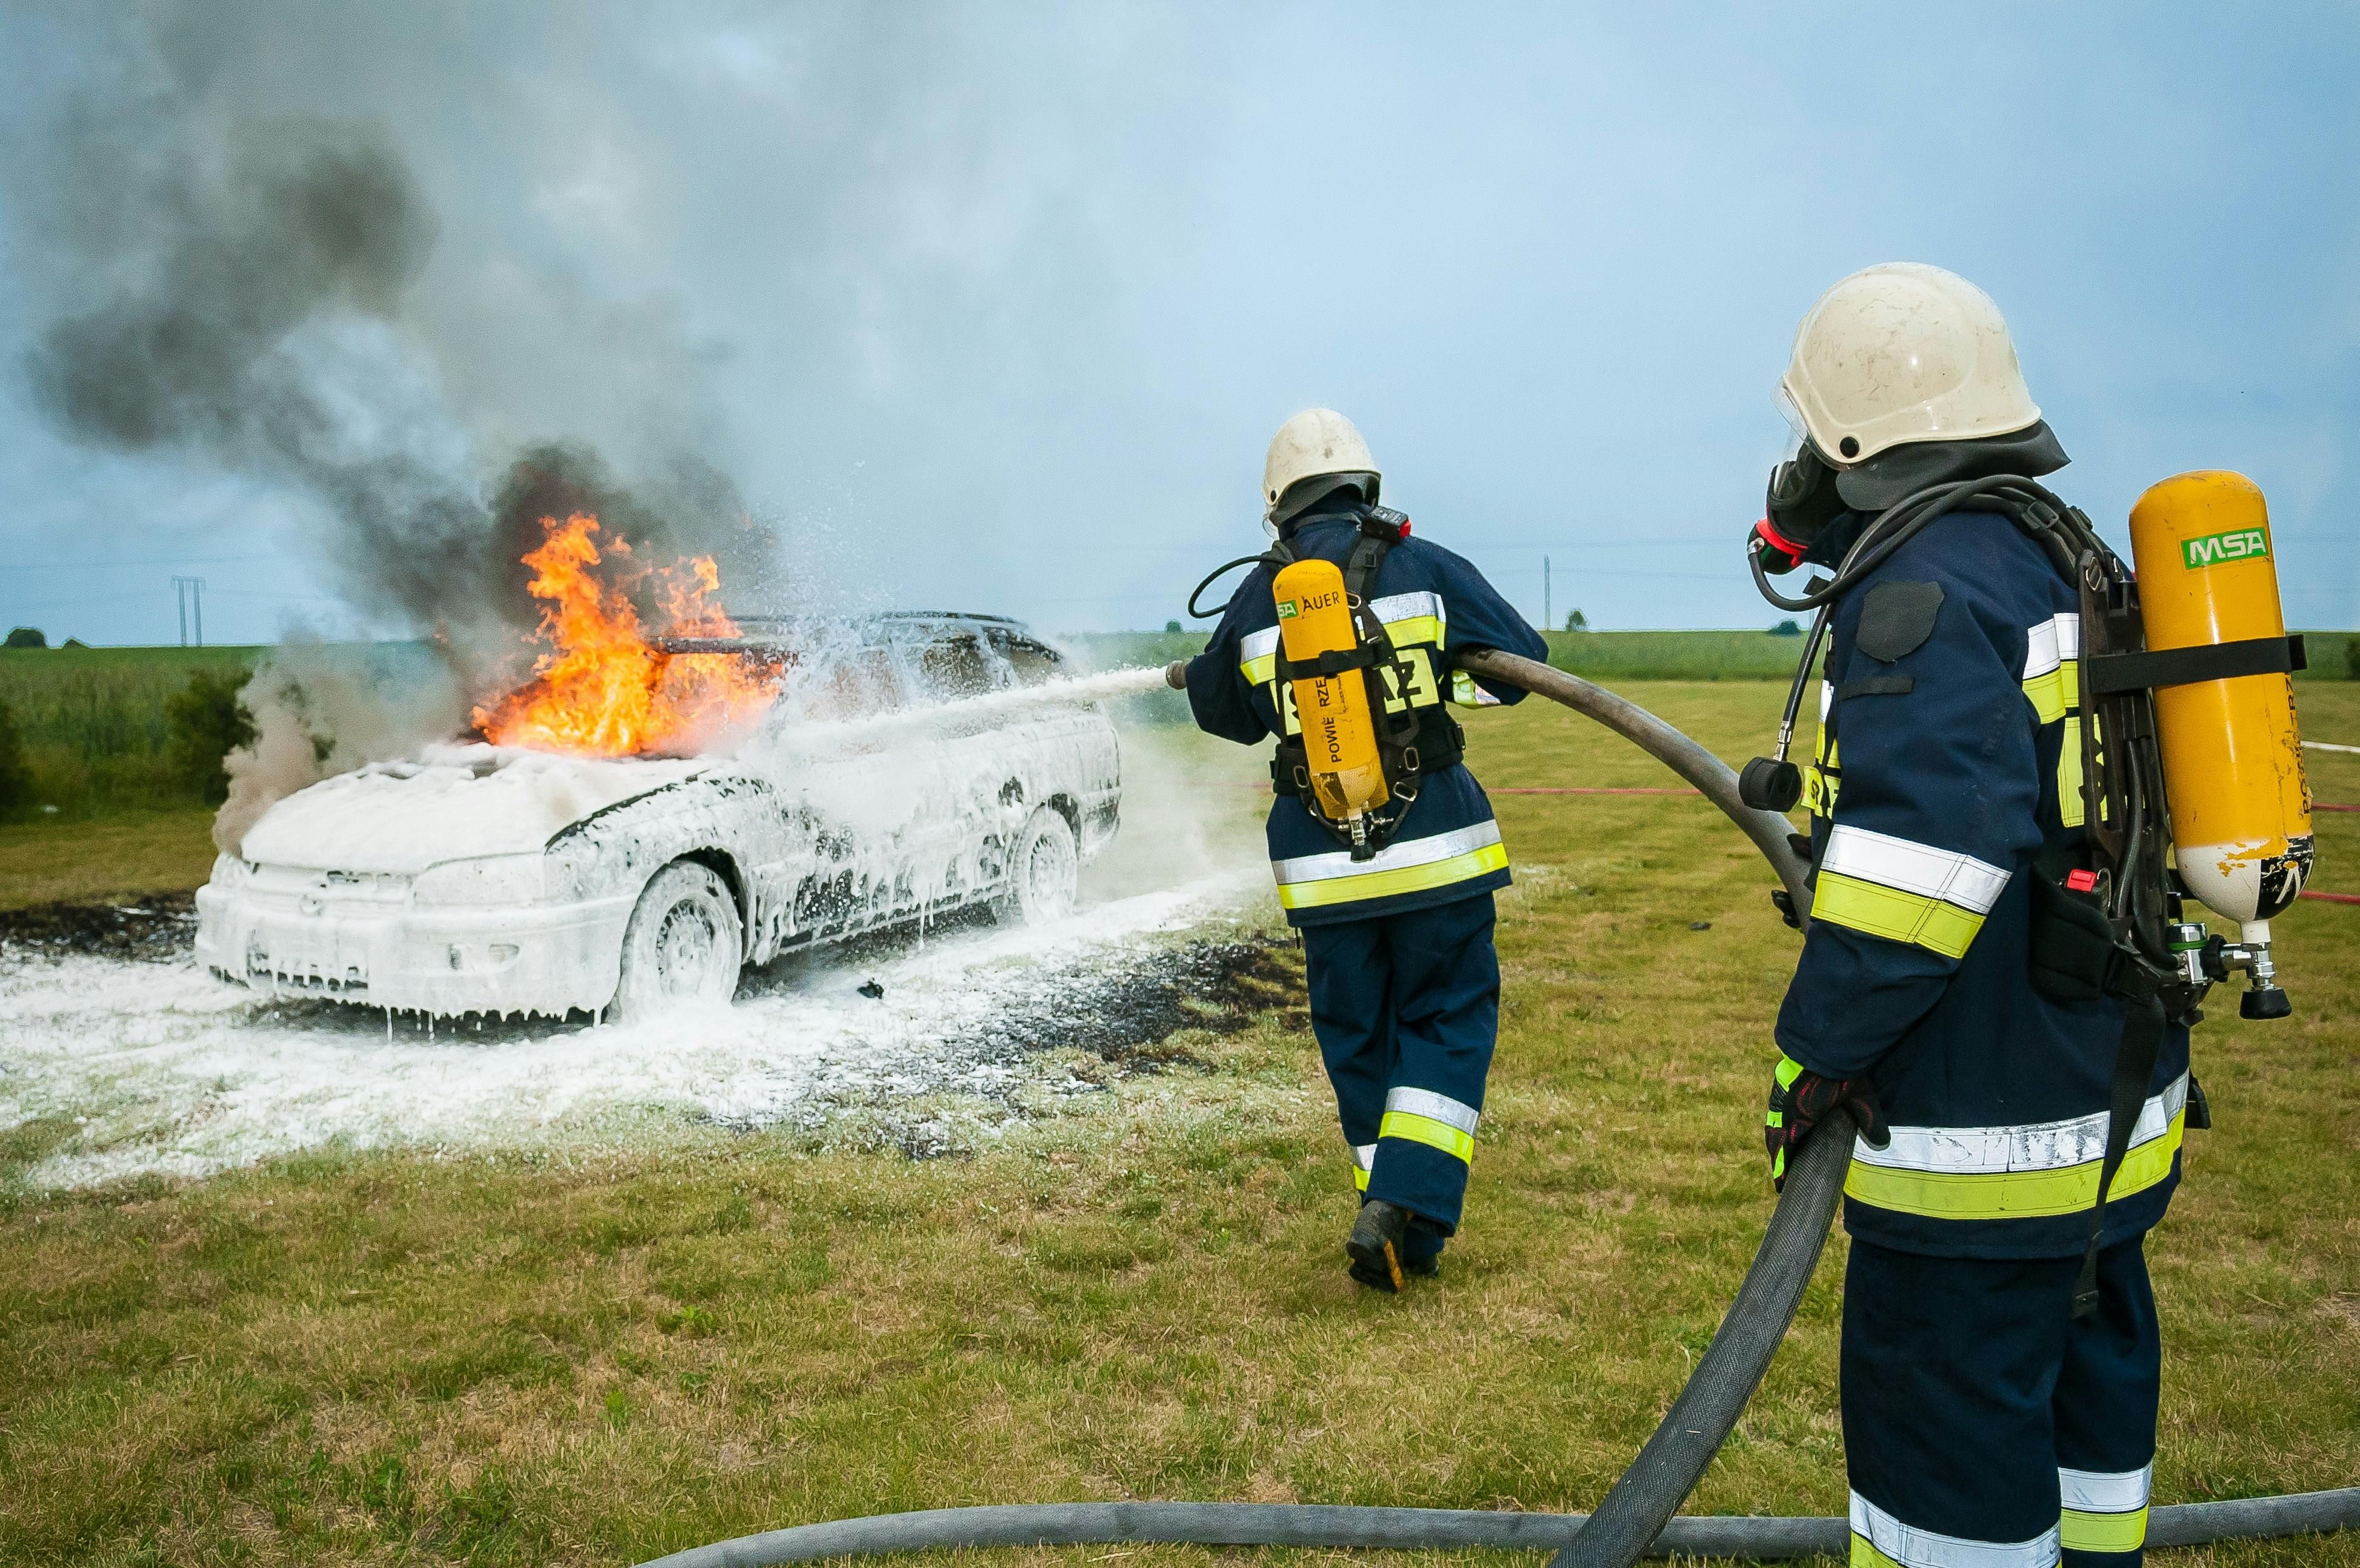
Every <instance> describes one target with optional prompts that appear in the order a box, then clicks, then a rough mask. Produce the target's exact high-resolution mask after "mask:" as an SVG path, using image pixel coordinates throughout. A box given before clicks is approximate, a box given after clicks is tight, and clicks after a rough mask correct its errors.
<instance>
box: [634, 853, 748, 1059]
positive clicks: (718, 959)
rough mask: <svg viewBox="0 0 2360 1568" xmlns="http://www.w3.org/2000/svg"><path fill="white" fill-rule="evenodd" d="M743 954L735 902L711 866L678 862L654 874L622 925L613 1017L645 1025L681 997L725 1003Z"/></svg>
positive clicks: (734, 987) (734, 985)
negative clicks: (620, 968)
mask: <svg viewBox="0 0 2360 1568" xmlns="http://www.w3.org/2000/svg"><path fill="white" fill-rule="evenodd" d="M745 953H746V942H745V926H744V923H743V922H741V921H740V920H739V919H738V918H737V900H736V899H734V898H732V897H730V896H729V889H728V888H727V887H726V886H724V885H723V884H722V881H721V879H720V878H719V877H718V876H716V875H715V874H714V873H713V871H712V869H711V868H710V867H708V866H701V865H699V864H697V863H696V862H695V861H673V862H672V864H671V865H668V866H666V867H665V868H664V869H663V870H662V871H661V872H657V873H656V875H655V878H654V880H653V881H651V882H650V883H648V886H647V891H646V892H644V893H642V894H639V905H638V906H637V907H635V908H634V909H632V911H631V923H630V924H629V925H628V927H624V930H623V978H622V982H621V983H620V984H619V985H617V987H616V988H615V1017H616V1019H617V1021H618V1022H621V1023H625V1024H638V1023H644V1022H645V1021H647V1020H648V1019H650V1018H654V1017H657V1016H660V1015H661V1014H663V1013H665V1012H666V1011H668V1010H670V1009H672V1008H674V1007H678V1006H680V1005H681V1004H683V1003H725V1004H726V1003H727V1002H728V1001H729V999H730V998H731V997H732V996H734V995H736V994H737V970H738V968H739V966H740V965H741V964H742V963H743V962H744V959H745Z"/></svg>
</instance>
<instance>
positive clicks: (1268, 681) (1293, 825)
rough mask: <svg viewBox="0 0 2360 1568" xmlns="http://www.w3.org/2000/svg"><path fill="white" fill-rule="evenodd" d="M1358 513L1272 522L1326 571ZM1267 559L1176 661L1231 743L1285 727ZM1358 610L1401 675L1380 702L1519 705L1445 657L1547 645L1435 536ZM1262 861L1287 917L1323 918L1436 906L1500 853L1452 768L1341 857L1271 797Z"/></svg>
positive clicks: (1467, 888) (1500, 858)
mask: <svg viewBox="0 0 2360 1568" xmlns="http://www.w3.org/2000/svg"><path fill="white" fill-rule="evenodd" d="M1359 519H1360V511H1359V509H1358V507H1357V505H1356V504H1355V503H1353V502H1351V501H1350V499H1349V497H1338V498H1337V499H1335V500H1334V501H1333V502H1332V503H1322V504H1321V505H1318V506H1315V507H1314V508H1313V509H1312V510H1310V511H1309V512H1307V513H1306V514H1305V515H1304V516H1302V517H1300V518H1297V519H1295V520H1294V521H1291V522H1290V523H1289V524H1288V525H1287V527H1286V530H1285V535H1284V536H1285V538H1286V539H1287V541H1288V543H1290V544H1292V545H1293V546H1294V548H1295V551H1296V553H1297V554H1300V555H1304V556H1312V555H1317V556H1319V557H1322V558H1323V559H1326V560H1329V561H1333V562H1335V563H1336V564H1337V565H1338V566H1340V565H1343V563H1344V558H1345V556H1346V555H1347V554H1349V553H1350V550H1351V547H1352V543H1353V541H1354V540H1355V539H1356V538H1358V537H1359V534H1358V524H1359ZM1274 576H1276V573H1275V571H1274V570H1273V568H1272V567H1270V566H1268V565H1261V566H1257V567H1255V568H1254V569H1253V570H1252V571H1251V572H1250V573H1248V574H1247V576H1246V578H1245V581H1244V582H1242V583H1241V584H1240V585H1239V587H1238V590H1237V592H1236V593H1235V594H1233V595H1232V596H1230V598H1229V610H1228V612H1227V613H1226V614H1224V615H1223V616H1222V617H1221V621H1220V624H1219V625H1218V627H1217V628H1215V629H1214V631H1213V636H1212V640H1211V641H1209V642H1208V643H1207V645H1206V648H1205V652H1202V653H1200V654H1198V655H1197V656H1196V658H1194V659H1192V660H1190V661H1189V662H1188V706H1189V709H1190V711H1191V712H1193V713H1194V714H1195V716H1196V723H1197V725H1198V726H1199V727H1200V728H1201V729H1205V730H1206V731H1207V732H1208V733H1211V734H1214V735H1218V736H1222V737H1224V738H1225V739H1228V740H1236V741H1239V742H1240V743H1242V744H1245V745H1253V744H1255V743H1256V742H1259V741H1261V740H1264V739H1266V738H1274V737H1276V736H1278V735H1280V734H1294V733H1295V732H1297V730H1298V729H1299V726H1297V724H1296V723H1295V711H1294V700H1293V694H1292V693H1291V692H1290V691H1288V690H1286V689H1285V687H1284V684H1283V683H1282V682H1281V681H1280V680H1279V678H1278V645H1279V637H1278V609H1277V605H1276V602H1275V601H1274V599H1273V597H1272V592H1271V582H1272V579H1273V577H1274ZM1370 609H1371V610H1372V611H1374V613H1375V615H1376V618H1377V619H1378V620H1381V621H1382V622H1383V623H1384V625H1385V630H1386V634H1387V636H1389V637H1390V638H1391V639H1392V641H1393V646H1394V648H1395V649H1396V650H1397V651H1398V652H1400V654H1401V655H1402V658H1403V660H1404V663H1407V664H1408V665H1409V666H1410V668H1411V671H1412V679H1411V680H1410V682H1409V683H1408V686H1409V689H1407V690H1406V691H1404V690H1402V689H1399V687H1398V686H1397V685H1393V677H1392V676H1391V674H1390V673H1387V674H1386V677H1385V678H1386V680H1387V682H1388V691H1387V695H1386V699H1385V700H1386V707H1387V708H1388V709H1389V710H1391V711H1395V712H1398V711H1399V710H1400V709H1401V708H1402V707H1404V705H1406V706H1408V707H1435V706H1437V705H1439V704H1441V703H1444V702H1451V703H1456V704H1459V705H1460V706H1462V707H1496V706H1498V705H1501V704H1503V703H1513V702H1518V701H1521V700H1522V699H1523V697H1524V691H1523V690H1522V689H1521V688H1519V687H1515V686H1498V687H1493V686H1490V685H1485V684H1483V683H1481V682H1479V681H1477V680H1476V679H1475V678H1474V677H1473V676H1471V675H1470V674H1467V672H1465V671H1464V670H1461V669H1459V667H1458V664H1457V663H1456V662H1455V661H1454V660H1453V658H1452V654H1453V652H1456V651H1459V650H1463V649H1467V648H1496V649H1499V650H1501V651H1502V652H1509V653H1517V654H1521V655H1523V656H1524V657H1525V658H1527V659H1546V658H1547V656H1548V645H1547V644H1546V642H1544V641H1542V640H1541V637H1540V634H1539V633H1538V632H1536V631H1535V630H1533V629H1532V627H1531V626H1529V625H1527V624H1526V623H1525V621H1524V617H1523V616H1521V615H1519V614H1517V613H1516V611H1515V610H1514V609H1511V608H1510V607H1509V605H1508V603H1507V601H1506V600H1504V599H1502V598H1501V597H1500V596H1499V594H1498V593H1496V592H1495V591H1493V589H1492V587H1491V584H1489V583H1487V582H1485V581H1484V580H1483V576H1482V574H1481V573H1480V572H1478V571H1476V569H1475V568H1474V567H1473V566H1471V565H1469V564H1468V563H1467V562H1466V561H1465V560H1464V559H1462V558H1461V557H1459V556H1458V555H1455V554H1451V553H1450V552H1449V551H1448V550H1445V549H1443V548H1442V547H1441V546H1440V545H1438V544H1435V543H1430V542H1428V541H1426V540H1424V539H1421V538H1418V537H1416V536H1415V534H1413V535H1412V536H1411V537H1410V538H1407V539H1404V540H1403V541H1402V542H1401V543H1398V544H1396V545H1394V546H1393V548H1392V549H1391V550H1390V551H1389V552H1388V553H1387V554H1386V555H1385V558H1384V562H1383V565H1381V566H1380V567H1379V568H1378V569H1377V580H1376V584H1375V587H1374V589H1373V591H1372V592H1371V595H1370ZM1268 833H1269V839H1270V860H1271V870H1272V872H1273V874H1274V875H1275V876H1276V878H1277V880H1278V897H1279V903H1280V904H1281V905H1283V906H1284V908H1285V910H1286V918H1287V920H1288V921H1289V923H1291V924H1293V925H1296V926H1318V925H1327V924H1330V923H1332V922H1335V921H1339V920H1364V919H1370V918H1372V917H1374V916H1382V915H1392V914H1395V913H1398V912H1400V911H1403V910H1408V909H1421V908H1425V907H1426V906H1427V905H1437V904H1448V903H1449V902H1451V901H1452V900H1454V899H1460V898H1467V897H1470V896H1472V895H1473V894H1479V893H1489V892H1491V891H1492V890H1493V889H1496V888H1502V887H1505V886H1507V885H1508V852H1507V848H1506V846H1504V845H1503V844H1502V843H1501V841H1500V825H1499V823H1498V822H1496V821H1494V820H1493V819H1492V816H1491V802H1490V801H1489V800H1488V799H1486V798H1485V797H1484V795H1483V787H1482V785H1480V784H1477V783H1476V782H1475V775H1474V774H1473V773H1470V772H1468V770H1467V768H1466V767H1465V766H1464V765H1463V764H1461V765H1459V766H1456V767H1452V768H1448V769H1445V770H1443V771H1441V772H1438V773H1431V774H1428V775H1426V778H1425V779H1424V781H1423V782H1422V783H1421V784H1420V786H1419V793H1418V796H1417V799H1416V801H1415V803H1413V804H1412V805H1411V806H1410V808H1409V810H1408V812H1407V814H1406V815H1405V816H1404V818H1403V820H1402V823H1401V826H1400V827H1399V828H1397V829H1396V830H1395V832H1394V835H1393V840H1392V842H1390V843H1388V844H1387V845H1386V846H1385V847H1384V848H1383V849H1382V850H1379V851H1378V852H1377V854H1376V857H1375V858H1374V859H1372V860H1368V861H1354V860H1353V859H1352V858H1351V855H1350V853H1349V851H1348V850H1344V849H1343V848H1341V847H1340V846H1339V845H1338V843H1337V841H1336V840H1335V839H1334V838H1332V837H1331V836H1330V835H1329V834H1328V832H1327V829H1326V828H1323V827H1321V826H1320V823H1319V820H1318V819H1317V817H1314V816H1313V815H1312V813H1311V809H1310V807H1309V806H1306V805H1305V804H1304V803H1303V801H1301V800H1300V799H1298V798H1296V797H1295V796H1293V795H1281V796H1279V797H1278V798H1277V799H1276V800H1275V801H1273V803H1272V806H1271V808H1270V821H1269V824H1268Z"/></svg>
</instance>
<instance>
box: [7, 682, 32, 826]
mask: <svg viewBox="0 0 2360 1568" xmlns="http://www.w3.org/2000/svg"><path fill="white" fill-rule="evenodd" d="M32 794H33V778H32V774H31V773H29V772H27V769H26V767H25V738H24V736H23V735H21V734H19V733H18V732H17V729H16V709H14V708H12V707H9V706H8V705H7V704H6V703H5V702H0V817H9V816H14V815H15V814H16V812H18V811H21V810H23V809H24V808H25V806H27V804H28V803H29V802H30V800H31V798H32Z"/></svg>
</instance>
